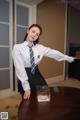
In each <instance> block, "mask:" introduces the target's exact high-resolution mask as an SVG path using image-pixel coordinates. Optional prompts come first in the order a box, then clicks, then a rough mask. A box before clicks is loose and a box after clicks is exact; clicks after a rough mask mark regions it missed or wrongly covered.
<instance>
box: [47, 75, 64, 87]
mask: <svg viewBox="0 0 80 120" xmlns="http://www.w3.org/2000/svg"><path fill="white" fill-rule="evenodd" d="M63 80H64V76H63V75H60V76H56V77H51V78H48V79H46V82H47V84H48V85H50V84H53V83H57V82H60V81H63Z"/></svg>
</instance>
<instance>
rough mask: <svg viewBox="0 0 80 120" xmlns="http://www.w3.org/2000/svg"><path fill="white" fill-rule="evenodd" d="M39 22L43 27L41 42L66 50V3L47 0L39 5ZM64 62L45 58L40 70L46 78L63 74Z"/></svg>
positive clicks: (62, 50)
mask: <svg viewBox="0 0 80 120" xmlns="http://www.w3.org/2000/svg"><path fill="white" fill-rule="evenodd" d="M37 22H38V23H39V24H40V25H41V26H42V28H43V34H42V36H41V38H40V43H42V44H44V45H46V46H49V47H51V48H54V49H57V50H59V51H61V52H64V35H65V5H64V4H60V3H57V2H56V0H54V1H53V0H46V1H44V2H42V3H41V4H39V5H38V7H37ZM63 65H64V64H63V62H57V61H56V60H53V59H49V58H47V59H45V58H44V59H43V61H42V62H41V63H40V66H39V67H40V70H41V72H42V74H43V75H44V77H45V78H51V77H54V76H59V75H62V74H63V67H64V66H63Z"/></svg>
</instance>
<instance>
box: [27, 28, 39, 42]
mask: <svg viewBox="0 0 80 120" xmlns="http://www.w3.org/2000/svg"><path fill="white" fill-rule="evenodd" d="M27 33H28V36H27V40H28V41H29V42H33V41H36V40H37V39H38V38H39V36H40V29H39V28H38V27H35V26H34V27H32V28H30V30H28V32H27Z"/></svg>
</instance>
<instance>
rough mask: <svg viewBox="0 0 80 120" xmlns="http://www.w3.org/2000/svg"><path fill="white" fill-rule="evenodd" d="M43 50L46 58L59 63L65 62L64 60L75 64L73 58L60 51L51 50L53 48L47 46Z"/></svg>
mask: <svg viewBox="0 0 80 120" xmlns="http://www.w3.org/2000/svg"><path fill="white" fill-rule="evenodd" d="M42 50H43V53H44V56H47V57H50V58H53V59H55V60H57V61H64V60H66V61H68V62H73V61H74V58H73V57H70V56H68V55H65V54H63V53H61V52H59V51H58V50H54V49H51V48H48V47H45V46H43V48H42Z"/></svg>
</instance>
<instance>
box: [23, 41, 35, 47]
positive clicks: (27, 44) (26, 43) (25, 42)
mask: <svg viewBox="0 0 80 120" xmlns="http://www.w3.org/2000/svg"><path fill="white" fill-rule="evenodd" d="M24 45H25V47H27V46H29V43H28V42H27V41H24ZM32 46H34V44H32Z"/></svg>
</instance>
